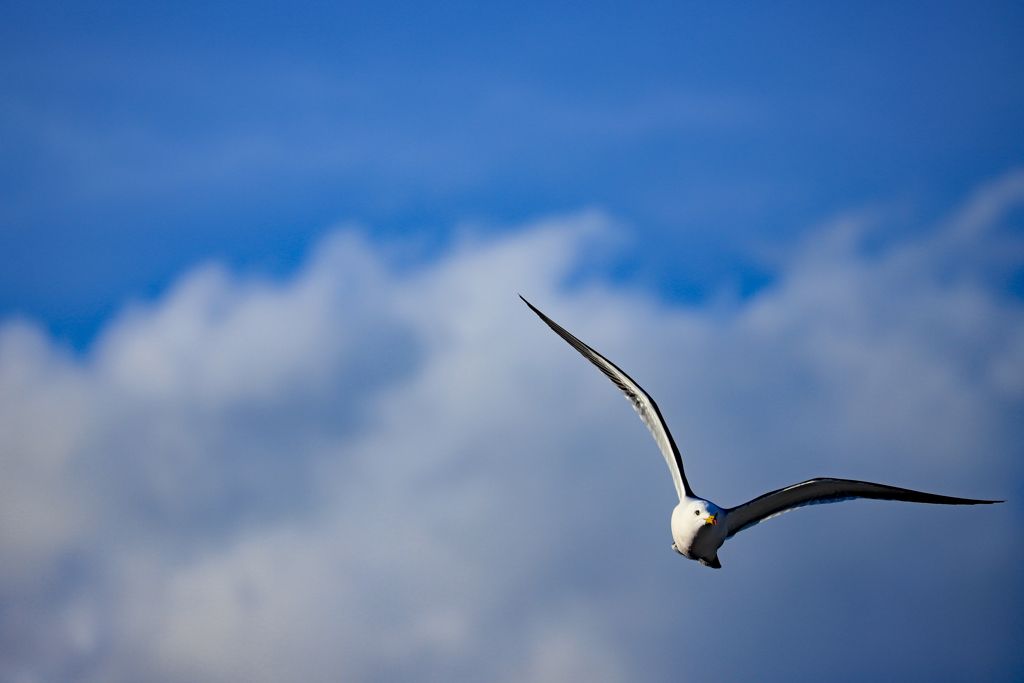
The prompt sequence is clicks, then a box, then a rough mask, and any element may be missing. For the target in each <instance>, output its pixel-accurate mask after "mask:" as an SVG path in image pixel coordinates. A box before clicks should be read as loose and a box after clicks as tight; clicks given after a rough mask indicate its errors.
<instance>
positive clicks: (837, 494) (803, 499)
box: [725, 479, 1003, 538]
mask: <svg viewBox="0 0 1024 683" xmlns="http://www.w3.org/2000/svg"><path fill="white" fill-rule="evenodd" d="M854 498H876V499H878V500H905V501H907V502H908V503H934V504H937V505H988V504H990V503H1002V502H1003V501H1001V500H973V499H971V498H953V497H952V496H939V495H936V494H934V493H922V492H921V491H911V490H910V489H901V488H897V487H896V486H886V485H885V484H872V483H871V482H869V481H854V480H852V479H811V480H809V481H805V482H803V483H800V484H794V485H793V486H787V487H786V488H784V489H779V490H778V491H772V492H771V493H766V494H764V495H763V496H758V497H757V498H755V499H754V500H752V501H750V502H749V503H744V504H743V505H739V506H737V507H734V508H729V509H728V510H726V511H725V523H726V524H728V525H729V526H728V529H729V536H727V537H726V538H730V537H732V536H735V535H736V534H738V533H739V532H741V531H743V530H744V529H746V528H748V527H752V526H754V525H755V524H757V523H758V522H763V521H764V520H766V519H769V518H770V517H774V516H775V515H781V514H782V513H783V512H789V511H790V510H793V509H795V508H799V507H803V506H805V505H819V504H822V503H838V502H840V501H844V500H853V499H854Z"/></svg>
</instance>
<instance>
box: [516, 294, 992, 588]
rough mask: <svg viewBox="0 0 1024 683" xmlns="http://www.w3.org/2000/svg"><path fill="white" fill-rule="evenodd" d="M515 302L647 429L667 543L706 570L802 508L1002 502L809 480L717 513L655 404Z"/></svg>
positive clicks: (629, 381) (559, 329)
mask: <svg viewBox="0 0 1024 683" xmlns="http://www.w3.org/2000/svg"><path fill="white" fill-rule="evenodd" d="M519 298H520V299H523V302H524V303H525V304H526V305H527V306H529V307H530V310H532V311H533V312H534V313H536V314H537V315H538V316H540V319H541V320H543V321H544V322H545V323H547V325H548V327H550V328H551V329H552V330H554V331H555V332H556V333H557V334H558V336H560V337H561V338H562V339H564V340H565V341H567V342H569V344H570V346H572V347H573V348H574V349H576V350H577V351H579V352H580V353H581V354H583V357H584V358H586V359H587V360H589V361H590V362H591V363H593V364H594V365H596V366H597V368H598V369H599V370H600V371H601V372H603V373H604V374H605V376H606V377H608V379H610V380H611V381H612V383H613V384H615V386H617V387H618V388H619V391H621V392H622V393H623V394H624V395H625V397H626V398H627V399H629V402H630V403H632V404H633V408H634V410H636V412H637V414H638V415H639V416H640V419H641V420H643V422H644V424H645V425H647V429H649V430H650V431H651V435H652V436H653V437H654V440H655V441H656V442H657V444H658V448H659V449H661V453H662V455H664V456H665V461H666V462H667V463H668V468H669V470H670V471H671V472H672V481H673V482H675V485H676V493H678V494H679V505H677V506H676V508H675V509H674V510H673V511H672V540H673V541H675V542H674V543H673V544H672V549H673V550H675V551H676V552H677V553H679V554H680V555H682V556H683V557H685V558H687V559H690V560H697V561H698V562H700V563H701V564H703V565H705V566H708V567H714V568H715V569H720V568H721V567H722V564H721V562H719V561H718V549H719V548H721V547H722V544H723V543H725V542H726V540H728V539H730V538H732V537H733V536H735V535H736V534H738V533H739V532H741V531H743V530H744V529H749V528H750V527H752V526H754V525H755V524H758V523H760V522H763V521H764V520H766V519H770V518H772V517H775V516H776V515H781V514H782V513H783V512H789V511H790V510H794V509H796V508H799V507H804V506H805V505H817V504H821V503H838V502H840V501H844V500H853V499H855V498H875V499H878V500H903V501H907V502H910V503H934V504H938V505H988V504H991V503H1002V502H1004V501H1001V500H973V499H970V498H954V497H952V496H940V495H936V494H934V493H922V492H921V491H911V490H910V489H901V488H898V487H896V486H887V485H885V484H872V483H871V482H868V481H854V480H852V479H828V478H823V479H809V480H807V481H805V482H801V483H799V484H794V485H793V486H787V487H786V488H782V489H779V490H777V491H772V492H770V493H766V494H764V495H763V496H758V497H757V498H754V499H753V500H751V501H749V502H746V503H744V504H743V505H738V506H736V507H734V508H722V507H719V506H717V505H715V504H714V503H712V502H711V501H710V500H706V499H704V498H701V497H700V496H698V495H697V494H695V493H694V492H693V489H691V488H690V484H689V482H688V481H686V473H685V471H684V470H683V459H682V457H681V456H680V455H679V449H678V448H677V447H676V442H675V441H674V440H673V439H672V434H671V433H670V432H669V431H668V425H666V424H665V418H663V417H662V416H661V410H659V409H658V404H657V403H655V402H654V399H653V398H651V397H650V395H649V394H648V393H647V392H646V391H644V390H643V389H642V388H641V387H640V385H639V384H637V383H636V382H634V381H633V379H632V378H631V377H630V376H629V375H627V374H626V373H625V372H623V371H622V370H620V369H619V367H618V366H617V365H615V363H612V362H611V361H610V360H608V359H607V358H605V357H604V356H602V355H601V354H599V353H598V352H597V351H595V350H594V349H592V348H590V347H589V346H587V345H586V344H584V343H583V342H581V341H580V340H579V339H577V338H576V337H574V336H573V335H571V334H570V333H569V332H567V331H566V330H565V329H563V328H562V327H561V326H560V325H559V324H558V323H556V322H555V321H554V320H552V319H551V318H549V317H547V316H546V315H544V314H543V313H541V312H540V311H539V310H537V309H536V308H535V307H534V306H533V304H531V303H530V302H529V301H527V300H526V299H524V298H523V296H522V295H520V296H519Z"/></svg>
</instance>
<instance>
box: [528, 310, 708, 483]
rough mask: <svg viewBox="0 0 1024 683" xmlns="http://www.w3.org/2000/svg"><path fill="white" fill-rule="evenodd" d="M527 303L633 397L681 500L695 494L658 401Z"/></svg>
mask: <svg viewBox="0 0 1024 683" xmlns="http://www.w3.org/2000/svg"><path fill="white" fill-rule="evenodd" d="M519 298H520V299H523V296H522V295H520V296H519ZM523 302H524V303H525V304H526V305H527V306H529V307H530V310H532V311H533V312H534V313H536V314H537V315H539V316H540V319H541V320H543V321H544V322H546V323H547V324H548V327H550V328H551V329H553V330H554V331H555V332H557V333H558V336H560V337H561V338H562V339H564V340H565V341H567V342H569V344H570V345H571V346H572V347H573V348H574V349H576V350H577V351H579V352H580V353H582V354H583V356H584V357H585V358H586V359H587V360H589V361H590V362H591V363H593V364H594V365H596V366H597V368H598V369H599V370H600V371H601V372H603V373H604V374H605V375H606V376H607V377H608V379H610V380H611V381H612V382H613V383H614V384H615V386H617V387H618V388H619V391H621V392H622V393H623V394H624V395H625V397H626V398H628V399H629V402H630V403H632V404H633V409H634V410H636V413H637V415H639V416H640V419H641V420H643V421H644V424H645V425H647V429H649V430H651V436H653V437H654V440H655V441H656V442H658V448H660V449H661V454H662V455H664V456H665V462H667V463H668V468H669V470H671V472H672V481H673V482H674V483H675V485H676V493H678V494H679V499H680V500H682V499H683V496H684V495H688V496H692V495H693V491H692V490H690V485H689V483H687V481H686V474H685V473H684V472H683V459H682V457H681V456H680V455H679V449H678V448H677V447H676V442H675V441H674V440H673V439H672V434H671V433H670V432H669V431H668V426H667V425H666V424H665V418H663V417H662V416H661V411H660V410H658V404H657V403H655V402H654V399H653V398H651V397H650V396H649V395H648V394H647V392H646V391H644V390H643V389H641V388H640V385H639V384H637V383H636V382H634V381H633V380H632V378H630V376H629V375H627V374H626V373H624V372H623V371H622V370H620V369H619V368H618V366H616V365H615V363H613V362H611V361H610V360H608V359H607V358H605V357H604V356H602V355H601V354H599V353H598V352H597V351H595V350H594V349H592V348H590V347H589V346H587V345H586V344H584V343H583V342H581V341H580V340H579V339H577V338H576V337H574V336H572V335H571V334H569V333H568V332H566V331H565V330H564V329H563V328H562V326H561V325H559V324H558V323H556V322H555V321H554V320H552V319H551V318H549V317H547V316H546V315H544V314H543V313H541V312H540V311H538V310H537V309H536V308H534V306H533V304H531V303H530V302H529V301H527V300H526V299H523Z"/></svg>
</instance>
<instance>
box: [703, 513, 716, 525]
mask: <svg viewBox="0 0 1024 683" xmlns="http://www.w3.org/2000/svg"><path fill="white" fill-rule="evenodd" d="M704 523H705V524H710V525H711V526H715V525H717V524H718V520H716V519H715V515H708V518H707V519H706V520H704Z"/></svg>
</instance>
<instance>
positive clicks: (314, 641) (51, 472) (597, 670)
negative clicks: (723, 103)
mask: <svg viewBox="0 0 1024 683" xmlns="http://www.w3.org/2000/svg"><path fill="white" fill-rule="evenodd" d="M1022 205H1024V175H1020V174H1017V175H1009V176H1007V177H1005V178H1003V179H1001V180H999V181H998V182H995V183H993V184H992V185H990V186H987V187H985V188H982V189H981V190H979V192H978V193H977V194H976V196H974V197H973V198H971V199H970V200H969V201H967V202H966V203H965V204H964V206H963V207H961V209H960V210H959V211H958V212H957V213H956V215H954V216H952V217H950V218H949V219H948V220H945V221H943V222H942V223H941V224H939V225H935V226H926V227H923V228H921V229H920V230H918V231H916V232H915V234H914V236H913V237H906V236H904V237H901V238H898V239H896V238H887V236H886V235H885V234H884V233H883V232H880V231H879V230H878V229H877V228H875V227H873V224H872V222H871V221H870V220H867V219H864V218H857V217H852V218H846V219H841V220H837V221H836V222H834V223H833V224H831V225H828V226H825V227H823V228H822V229H821V230H819V231H816V233H815V235H814V237H813V238H812V239H811V240H809V241H807V242H806V243H805V244H803V245H802V246H801V248H800V249H798V250H796V251H794V253H793V254H791V255H790V256H789V257H788V258H787V259H786V260H785V261H784V262H782V263H780V265H779V275H778V278H777V280H776V282H775V284H774V285H773V286H772V287H770V288H768V289H766V290H764V291H762V292H760V293H758V294H757V295H756V296H754V297H752V298H749V299H733V298H730V297H729V296H727V295H723V296H722V297H721V300H719V301H717V302H715V303H714V304H712V305H709V306H706V307H700V308H673V307H669V306H666V305H664V304H662V303H659V302H657V301H655V300H653V299H651V298H650V297H649V296H648V295H647V294H646V293H644V292H641V291H631V290H628V289H626V290H624V289H622V288H616V287H613V286H610V285H608V284H605V283H603V282H599V281H590V280H585V281H583V282H582V283H579V282H577V284H575V285H573V286H571V287H567V286H566V282H567V281H569V280H570V279H571V276H572V275H573V273H575V272H577V268H578V266H579V265H580V259H581V258H584V257H585V255H586V254H590V253H592V251H593V249H594V248H595V246H594V245H601V244H607V245H613V244H614V242H615V240H616V239H618V237H617V231H616V227H615V225H614V222H613V221H612V220H610V219H608V218H607V217H604V216H602V215H599V214H583V215H579V216H574V217H568V218H558V219H550V220H547V221H542V222H539V223H536V224H533V225H529V226H524V227H523V228H522V229H520V230H518V231H516V232H514V233H513V234H511V235H507V236H504V237H501V238H496V239H489V240H474V239H472V238H466V239H465V240H463V241H462V242H461V243H459V244H458V245H457V246H456V247H454V248H453V249H452V250H451V251H450V252H449V253H448V254H447V255H445V256H444V257H442V258H440V259H439V260H437V261H436V262H434V263H432V264H430V265H427V266H423V267H421V268H419V269H418V270H415V271H412V272H410V271H408V270H399V269H396V268H394V267H392V266H391V265H390V264H389V261H388V259H387V258H386V257H385V255H384V254H382V253H381V252H380V251H378V250H376V249H375V247H374V246H373V245H371V244H368V243H367V242H366V241H364V240H363V239H362V238H361V237H360V236H359V235H358V234H357V233H355V232H353V231H339V232H338V233H336V234H334V235H333V236H332V237H330V238H329V239H327V240H325V241H324V243H322V244H321V245H320V246H319V248H318V249H317V250H316V252H315V254H314V255H313V256H312V257H311V258H310V259H309V262H308V263H307V264H306V265H305V266H304V267H303V268H302V269H301V271H300V272H299V273H298V275H296V276H295V277H294V278H293V279H291V280H289V281H285V282H278V281H267V280H261V279H259V278H255V277H251V276H245V275H238V274H236V273H232V272H230V271H228V270H226V269H225V268H223V267H221V266H218V265H217V264H210V265H207V266H204V267H201V268H198V269H196V270H194V271H192V272H190V273H188V274H187V275H185V276H183V277H182V278H181V279H180V281H179V282H178V284H177V285H176V287H174V288H173V290H172V291H170V292H169V293H167V294H166V295H165V296H163V297H162V298H161V299H160V300H158V301H155V302H152V303H147V304H136V305H133V306H129V307H128V308H126V309H125V310H124V312H123V313H122V314H121V315H120V316H118V318H117V319H116V320H115V321H114V322H113V323H112V324H110V325H109V326H108V327H107V329H105V330H104V332H103V333H102V335H101V336H100V337H99V339H98V340H97V342H96V343H95V344H94V346H93V348H92V349H91V350H90V351H89V352H88V354H87V355H85V356H84V357H79V356H73V355H71V354H69V353H66V352H65V351H64V350H63V349H61V348H60V347H58V346H57V345H55V344H54V343H53V342H51V340H49V339H48V338H47V337H46V335H44V334H43V333H41V332H40V331H39V330H38V329H37V328H36V327H35V326H33V325H32V324H31V323H29V322H26V321H19V320H9V321H7V322H6V323H4V324H3V327H2V328H0V680H3V681H138V680H146V681H156V682H164V681H167V682H170V681H185V680H204V681H237V680H251V681H281V680H287V681H335V680H367V681H398V680H416V681H450V680H495V681H536V682H538V683H539V682H542V681H567V680H581V681H582V680H586V681H624V680H651V681H661V680H664V681H668V680H673V681H675V680H680V679H687V678H707V677H717V678H724V679H726V680H728V679H736V678H744V677H746V678H749V677H753V676H755V675H756V676H759V677H760V679H762V680H777V679H785V680H789V681H793V680H812V679H813V680H818V679H821V678H822V677H823V676H826V675H827V676H829V678H830V679H831V680H836V679H838V680H857V679H863V677H865V676H866V675H869V674H870V675H871V676H872V677H874V678H882V679H887V678H888V679H893V680H895V679H897V678H901V677H905V676H907V675H914V676H915V677H917V678H921V677H927V678H929V679H933V680H969V679H979V680H980V679H985V680H1010V679H1012V678H1015V677H1016V676H1018V675H1019V673H1020V672H1021V671H1022V670H1024V668H1022V667H1024V655H1022V654H1021V651H1020V648H1019V647H1018V642H1017V641H1018V637H1019V636H1018V634H1019V633H1020V632H1021V629H1022V628H1024V623H1022V622H1024V618H1022V617H1021V614H1024V611H1022V610H1021V607H1022V606H1024V601H1022V589H1024V580H1022V579H1021V577H1024V552H1022V551H1024V548H1022V544H1021V540H1020V539H1021V538H1024V535H1022V530H1024V529H1022V516H1021V506H1020V504H1019V502H1018V499H1020V497H1021V493H1022V492H1024V486H1022V484H1024V478H1022V474H1024V472H1022V460H1021V445H1020V425H1021V418H1022V415H1024V306H1022V305H1021V301H1020V300H1019V299H1017V298H1014V297H1012V296H1010V295H1009V294H1008V293H1007V292H1006V291H1005V288H1004V287H1003V284H1002V283H1004V282H1005V280H1006V278H1007V277H1010V276H1012V274H1013V273H1016V272H1020V269H1021V268H1022V266H1024V248H1022V247H1024V243H1022V241H1021V239H1020V234H1019V232H1014V231H1012V230H1010V229H1008V228H1007V227H1006V226H1007V224H1009V223H1010V222H1012V221H1011V218H1012V217H1013V216H1015V215H1019V211H1020V207H1021V206H1022ZM1014 212H1018V213H1016V214H1015V213H1014ZM517 293H522V294H524V295H525V296H527V298H529V299H531V301H533V302H534V303H535V304H536V305H538V306H539V307H540V308H541V309H542V310H544V311H545V312H547V313H548V314H549V315H551V316H552V317H553V318H554V319H555V320H558V321H559V322H560V323H561V324H563V325H564V326H565V327H567V328H568V329H569V330H571V331H572V332H573V333H574V334H576V335H578V336H579V337H580V338H582V339H584V340H585V341H587V342H588V343H590V344H591V345H593V346H594V347H595V348H597V349H599V350H600V351H601V352H602V353H604V354H606V355H607V356H609V357H610V358H612V359H613V360H615V361H616V362H617V363H618V364H620V365H621V366H622V367H623V368H624V369H625V370H626V371H627V372H629V373H630V374H631V375H632V376H633V377H634V378H636V379H637V380H638V381H639V382H640V383H641V384H642V385H644V387H645V388H646V389H647V390H648V391H649V392H650V393H651V394H652V395H653V396H654V397H655V398H656V399H657V400H658V402H659V404H660V405H661V408H662V411H663V413H664V414H665V416H666V418H667V420H668V422H669V425H670V426H671V428H672V429H673V433H674V435H675V437H676V440H677V441H678V443H679V446H680V448H681V450H682V451H683V453H684V461H685V463H686V466H687V474H688V477H689V479H690V481H691V482H692V483H693V485H694V488H695V490H696V491H697V492H698V493H699V494H700V495H703V496H706V497H708V498H711V499H712V500H714V501H715V502H717V503H719V504H722V505H735V504H738V503H740V502H743V501H745V500H747V499H749V498H751V497H754V496H756V495H759V494H761V493H764V492H766V491H768V490H771V489H774V488H778V487H780V486H784V485H788V484H792V483H795V482H797V481H801V480H803V479H807V478H810V477H813V476H839V477H851V478H857V479H867V480H872V481H880V482H884V483H890V484H894V485H898V486H906V487H911V488H918V489H923V490H928V491H934V492H936V493H943V494H949V495H957V496H968V497H982V498H1000V499H1002V498H1005V499H1007V500H1008V501H1009V502H1008V503H1007V504H1004V505H1002V506H994V507H993V508H986V509H976V508H975V509H960V508H945V507H931V506H913V505H906V504H898V503H878V502H855V503H845V504H843V505H834V506H826V507H822V508H816V509H813V510H809V511H808V510H804V511H798V512H794V513H793V514H791V515H786V516H784V517H781V518H779V519H776V520H772V521H770V522H767V523H765V524H762V525H760V526H758V527H757V528H756V529H755V530H752V531H749V532H745V533H743V534H740V535H738V536H737V537H735V538H734V539H732V540H731V541H729V542H728V543H727V544H726V545H725V546H724V547H723V548H722V551H721V553H720V556H721V559H722V562H723V565H724V569H722V570H720V571H717V572H715V571H711V570H708V569H706V568H704V567H701V566H699V565H697V564H696V563H692V562H686V561H685V560H682V559H681V558H679V557H678V556H677V555H675V554H674V553H673V552H672V551H671V550H670V548H669V545H670V543H671V538H670V534H669V514H670V512H671V509H672V506H673V505H674V501H673V497H674V491H673V488H672V484H671V480H670V477H669V476H668V472H667V470H665V466H664V464H663V461H662V459H661V457H660V455H659V453H658V452H657V449H656V447H655V446H654V444H653V442H652V441H651V440H650V438H649V436H647V434H646V430H645V429H644V427H643V425H642V424H641V423H640V422H639V420H637V419H636V417H635V415H634V414H633V413H632V411H631V410H630V409H629V406H628V404H626V402H625V401H623V400H622V398H621V397H620V396H619V394H618V392H616V391H615V389H614V387H612V386H611V385H610V384H609V383H608V382H607V380H605V379H604V378H603V377H601V376H600V374H599V373H597V372H596V371H594V369H593V368H592V367H590V366H589V365H588V364H587V363H586V362H585V361H583V360H582V359H580V358H578V357H577V356H576V354H575V352H574V351H572V349H570V348H569V347H568V346H567V345H565V344H564V342H562V341H561V340H559V339H558V338H557V337H555V336H554V335H553V334H551V333H550V331H549V330H547V328H545V327H544V326H543V325H542V324H540V322H539V321H538V320H536V318H535V317H534V316H533V314H532V313H530V311H529V310H527V309H526V307H525V306H523V305H522V303H521V302H519V300H518V298H517V297H516V294H517Z"/></svg>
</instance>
